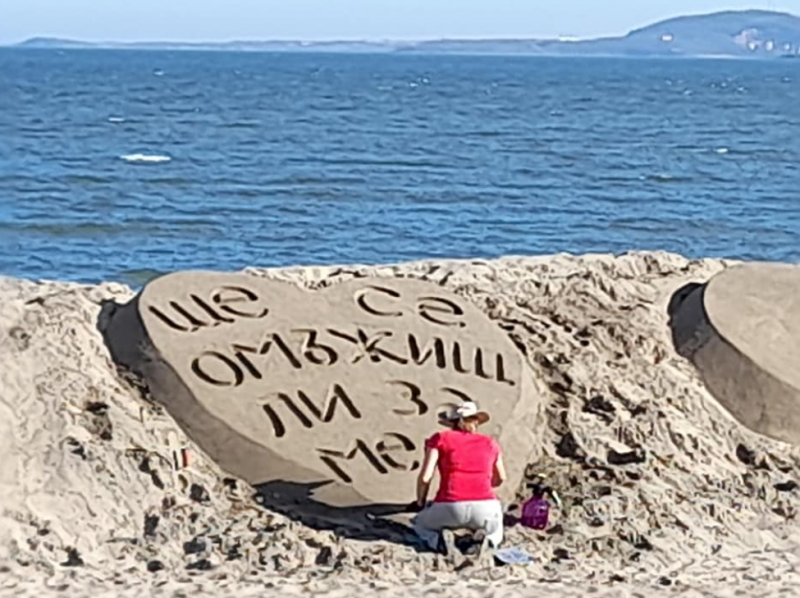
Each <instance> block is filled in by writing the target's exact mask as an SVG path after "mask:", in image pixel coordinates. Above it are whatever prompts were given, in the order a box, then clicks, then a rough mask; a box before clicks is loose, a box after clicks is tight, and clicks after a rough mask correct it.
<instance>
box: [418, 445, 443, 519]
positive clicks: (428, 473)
mask: <svg viewBox="0 0 800 598" xmlns="http://www.w3.org/2000/svg"><path fill="white" fill-rule="evenodd" d="M438 462H439V451H438V450H437V449H427V450H426V451H425V460H424V461H423V462H422V467H420V469H419V476H417V505H418V506H420V507H424V506H425V502H426V501H427V500H428V490H429V489H430V487H431V482H432V481H433V474H434V473H436V464H437V463H438Z"/></svg>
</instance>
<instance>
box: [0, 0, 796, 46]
mask: <svg viewBox="0 0 800 598" xmlns="http://www.w3.org/2000/svg"><path fill="white" fill-rule="evenodd" d="M745 8H762V9H772V10H780V11H785V12H792V13H794V14H800V0H727V1H726V0H0V44H9V43H16V42H19V41H22V40H24V39H27V38H30V37H36V36H47V37H65V38H71V39H79V40H86V41H230V40H267V39H294V40H330V39H370V40H380V39H393V40H416V39H435V38H481V37H483V38H485V37H505V38H508V37H557V36H559V35H568V36H578V37H597V36H603V35H619V34H624V33H626V32H627V31H629V30H630V29H633V28H636V27H640V26H643V25H647V24H650V23H653V22H655V21H658V20H661V19H664V18H668V17H672V16H678V15H681V14H700V13H706V12H714V11H717V10H725V9H745Z"/></svg>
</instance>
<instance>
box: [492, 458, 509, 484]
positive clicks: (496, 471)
mask: <svg viewBox="0 0 800 598" xmlns="http://www.w3.org/2000/svg"><path fill="white" fill-rule="evenodd" d="M505 481H506V466H505V463H503V455H502V454H501V453H498V454H497V460H496V461H495V462H494V468H493V470H492V488H497V487H498V486H502V485H503V482H505Z"/></svg>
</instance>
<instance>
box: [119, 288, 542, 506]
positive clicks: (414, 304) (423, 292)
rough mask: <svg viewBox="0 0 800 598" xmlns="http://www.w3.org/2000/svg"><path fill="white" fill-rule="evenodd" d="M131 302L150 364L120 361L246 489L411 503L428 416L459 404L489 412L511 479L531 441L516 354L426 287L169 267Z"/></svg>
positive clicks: (531, 417)
mask: <svg viewBox="0 0 800 598" xmlns="http://www.w3.org/2000/svg"><path fill="white" fill-rule="evenodd" d="M135 308H136V309H138V314H139V318H140V321H141V323H142V326H143V332H144V335H145V336H146V338H147V340H148V341H149V343H150V344H151V345H152V347H153V348H154V349H155V353H156V355H157V359H156V360H155V361H153V360H152V358H151V359H150V362H149V365H148V367H144V366H143V365H142V364H130V365H131V366H132V367H134V368H135V369H140V370H142V371H143V372H144V373H145V375H148V376H149V377H150V378H152V380H150V383H151V387H152V389H153V392H154V396H155V397H156V399H158V400H161V401H162V402H164V404H165V405H166V406H167V408H168V409H169V410H170V412H172V413H173V415H174V416H175V417H176V419H177V420H178V421H179V422H181V423H182V425H184V427H185V428H186V429H187V431H188V432H189V434H190V435H192V437H193V439H194V440H195V441H196V442H198V443H199V444H200V446H201V447H203V448H204V449H205V450H206V451H207V452H208V453H209V454H210V455H211V456H212V457H213V458H215V459H217V461H218V462H220V463H221V464H222V465H223V467H226V468H227V469H229V470H232V471H231V473H234V474H236V475H240V476H242V477H244V478H246V479H247V480H248V481H250V482H252V483H262V482H268V481H275V480H281V481H284V482H285V481H290V482H291V481H296V482H298V483H310V482H326V483H328V485H330V486H337V487H340V488H346V489H347V492H345V493H344V494H343V495H346V496H349V497H350V498H347V499H345V500H344V502H345V503H347V504H357V503H367V502H373V501H374V502H402V501H405V500H406V499H407V500H409V501H410V500H411V499H412V498H413V486H414V484H413V476H414V473H413V472H414V471H415V470H416V469H417V468H418V467H419V465H420V456H421V453H422V445H423V442H424V439H425V438H426V437H427V436H428V435H429V434H431V433H432V432H433V431H434V430H436V429H437V417H438V414H439V413H440V412H441V410H442V409H443V408H444V406H445V405H447V404H452V403H454V402H459V401H462V400H469V399H472V400H476V401H478V402H479V403H480V404H481V405H482V406H483V407H484V408H486V409H487V410H489V411H490V412H491V414H492V423H491V425H490V427H489V428H488V429H487V431H488V432H489V433H491V434H493V435H495V436H497V437H498V439H499V440H500V441H501V443H504V444H505V445H507V446H504V448H505V452H506V460H507V465H508V468H509V469H510V470H511V472H512V474H513V473H515V472H516V473H519V475H521V473H522V468H524V466H525V464H526V462H527V460H528V458H529V457H530V455H531V452H532V451H533V450H534V448H535V446H534V444H535V429H534V428H535V427H536V426H537V422H538V418H537V416H538V413H539V409H538V396H537V394H536V393H534V392H532V384H533V381H532V378H531V377H530V375H529V373H528V372H527V370H526V367H525V364H524V363H523V361H522V358H521V355H520V354H519V352H518V351H517V350H516V348H515V347H514V345H513V343H511V341H510V340H509V339H508V338H507V336H506V335H505V333H503V331H502V330H500V329H499V328H498V327H497V326H496V325H495V324H494V323H493V322H491V321H490V320H489V319H488V318H487V317H486V316H485V315H484V314H483V313H481V312H480V311H479V310H478V309H477V308H476V307H475V306H474V305H472V304H471V303H469V302H468V301H466V300H464V299H463V298H461V297H459V296H457V295H455V294H453V293H450V292H447V291H446V290H444V289H442V288H440V287H438V286H436V285H434V284H432V283H427V282H423V281H419V280H413V279H394V278H392V279H357V280H353V281H348V282H344V283H341V284H338V285H334V286H332V287H329V288H327V289H324V290H321V291H305V290H302V289H299V288H297V287H295V286H292V285H289V284H287V283H282V282H276V281H271V280H268V279H263V278H258V277H254V276H249V275H244V274H221V273H208V272H178V273H175V274H171V275H167V276H164V277H161V278H158V279H156V280H154V281H152V282H151V283H149V284H148V285H147V286H146V287H145V288H144V290H143V291H142V293H141V294H140V296H139V297H138V300H137V302H136V303H135ZM112 327H113V322H112ZM118 336H119V335H118ZM151 353H152V351H151ZM137 365H139V366H141V367H139V368H137ZM154 368H155V369H154ZM158 368H163V369H164V370H163V371H162V370H159V369H158ZM164 371H168V372H170V374H169V375H166V374H163V372H164ZM162 374H163V375H162ZM166 379H169V380H171V382H170V383H169V384H166V383H165V382H164V380H166ZM169 385H173V386H176V387H179V388H180V392H178V393H176V392H175V388H165V387H164V386H169ZM175 397H188V398H185V400H184V399H182V400H180V401H179V400H178V399H177V398H175ZM287 464H288V465H291V467H287ZM273 465H274V467H273ZM295 466H296V467H295ZM293 472H294V473H293ZM292 477H294V478H296V479H292ZM348 493H349V494H348ZM317 495H318V496H316V498H320V499H321V500H322V501H323V502H324V501H325V500H326V499H325V496H326V493H325V491H324V489H321V490H319V491H318V492H317ZM337 500H338V501H339V502H342V499H337Z"/></svg>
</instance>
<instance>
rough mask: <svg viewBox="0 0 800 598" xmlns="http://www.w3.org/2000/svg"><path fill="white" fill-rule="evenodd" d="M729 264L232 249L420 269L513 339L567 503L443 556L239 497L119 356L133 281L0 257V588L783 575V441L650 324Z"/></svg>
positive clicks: (683, 584) (326, 271)
mask: <svg viewBox="0 0 800 598" xmlns="http://www.w3.org/2000/svg"><path fill="white" fill-rule="evenodd" d="M728 265H730V264H728V263H726V262H723V261H720V260H687V259H685V258H682V257H680V256H676V255H671V254H664V253H633V254H629V255H625V256H621V257H611V256H606V255H596V256H584V257H571V256H564V255H559V256H548V257H537V258H505V259H501V260H495V261H473V262H469V261H459V262H446V261H438V262H418V263H411V264H402V265H398V266H378V267H366V266H363V267H362V266H346V267H340V268H329V267H325V268H290V269H281V270H259V269H250V270H248V272H249V273H250V274H252V275H254V276H266V277H271V278H276V279H283V280H288V281H291V282H294V283H296V284H299V285H301V286H304V287H307V288H316V287H318V286H320V285H325V284H329V283H334V282H338V281H343V280H347V279H350V278H352V277H355V276H363V275H374V276H397V275H402V276H413V277H420V278H424V279H427V280H431V281H434V282H437V283H440V284H441V285H443V286H444V287H446V288H447V289H449V290H451V291H453V292H455V293H456V294H458V295H460V296H462V297H464V298H466V299H468V300H469V301H471V302H473V303H474V304H475V305H476V306H478V307H479V308H480V309H481V310H482V311H483V312H484V313H485V314H487V315H488V316H489V317H490V318H492V319H493V320H495V321H496V322H497V323H498V324H499V325H501V326H502V327H503V328H504V329H505V330H506V331H507V332H508V333H509V335H510V336H511V337H512V339H513V340H514V341H515V343H516V344H517V345H518V346H519V347H520V350H522V351H524V354H525V359H526V360H527V362H528V365H529V367H530V368H531V370H532V371H533V374H534V376H535V377H536V378H537V380H538V381H539V382H540V383H541V386H542V388H544V389H546V390H544V391H543V392H544V393H545V396H544V397H543V400H544V401H545V402H546V409H547V418H548V424H547V427H546V430H545V432H544V438H543V442H544V447H545V448H544V455H543V456H542V457H541V458H540V459H538V461H537V462H536V463H534V464H532V465H531V470H535V471H537V472H542V473H546V474H548V476H549V482H550V484H551V485H552V486H554V487H555V488H557V489H558V490H559V492H560V494H561V496H562V497H563V499H564V508H563V509H560V510H556V511H555V512H554V517H553V526H554V527H553V528H552V529H551V530H550V532H549V533H538V532H534V531H531V530H524V529H520V528H518V527H511V528H509V530H508V537H507V544H508V545H514V546H520V547H522V548H524V549H526V550H527V551H528V552H530V553H531V554H533V555H534V557H535V558H536V562H535V563H534V564H532V565H529V566H525V567H502V568H501V567H485V566H482V565H480V564H470V563H466V564H465V566H464V567H463V568H462V569H461V570H460V571H454V570H453V568H452V566H451V565H450V564H449V563H447V562H446V561H445V560H444V559H442V557H439V556H437V555H432V554H427V553H420V552H417V551H416V550H415V549H414V548H413V547H412V546H409V545H408V544H407V542H408V541H409V537H408V536H406V535H404V533H403V532H402V530H397V529H394V528H391V529H387V530H384V532H383V533H382V537H381V538H378V539H365V538H364V537H363V535H362V536H361V537H359V533H358V531H357V530H353V529H347V530H345V529H333V530H320V529H313V528H311V527H309V526H307V525H304V524H303V523H299V522H296V521H292V520H291V519H289V518H288V517H287V516H284V515H280V514H276V513H272V512H269V511H268V510H266V509H264V508H263V507H262V506H260V505H259V504H258V503H257V502H255V501H253V500H252V494H253V491H252V489H251V488H249V487H248V486H247V485H246V484H244V483H242V482H240V481H237V480H234V479H231V478H229V477H228V476H227V475H226V474H224V473H223V472H222V471H221V470H220V469H219V468H218V467H217V466H216V465H215V464H213V463H212V462H210V461H209V460H208V459H207V458H206V457H205V456H204V455H203V454H202V453H201V452H199V451H198V449H197V447H195V446H194V445H193V444H192V443H191V442H190V441H188V440H187V438H186V437H185V436H184V434H183V433H182V432H181V430H180V429H179V428H178V427H177V425H176V424H175V422H174V421H173V420H172V419H171V418H170V417H169V416H168V415H167V414H166V412H165V410H164V409H163V408H161V407H159V406H158V405H156V404H154V403H153V402H151V401H150V400H149V397H148V393H147V389H145V388H142V387H141V386H140V385H139V383H138V381H137V380H136V379H135V378H132V377H130V376H127V375H124V374H121V373H120V372H118V371H117V368H116V367H115V365H114V363H113V362H112V360H111V357H110V354H109V351H108V348H107V347H106V345H105V343H104V340H103V335H102V333H101V330H102V329H104V327H105V324H106V318H105V316H106V315H107V313H108V309H109V308H108V307H107V305H108V302H112V301H116V302H126V301H128V300H129V299H130V298H132V297H133V295H134V293H133V291H132V290H131V289H129V288H127V287H125V286H123V285H119V284H103V285H98V286H83V285H77V284H66V283H57V282H36V283H34V282H30V281H22V280H14V279H8V278H6V279H0V463H2V467H0V593H2V594H3V595H15V596H28V595H37V596H42V595H50V594H51V593H53V594H55V593H59V594H64V593H66V595H70V596H93V597H100V596H140V595H142V594H148V595H163V596H188V595H193V596H199V595H214V596H229V595H230V596H234V595H236V596H251V595H252V596H255V595H259V596H264V595H281V596H295V595H297V596H299V595H320V596H329V597H333V596H350V595H353V594H356V593H365V592H368V593H370V595H372V594H373V593H376V594H379V595H384V596H392V597H393V596H404V597H410V596H438V595H442V596H454V595H458V596H479V595H480V596H504V597H509V596H512V597H513V596H523V595H537V596H542V597H545V598H547V597H555V596H559V597H571V596H576V597H577V596H585V595H593V596H604V597H605V596H608V597H611V596H651V595H661V594H664V595H680V596H717V597H732V596H780V595H784V596H796V595H797V588H798V587H800V575H798V565H800V525H799V524H798V522H797V520H796V514H797V512H798V507H800V498H798V496H799V495H798V491H799V490H800V489H798V488H797V484H796V482H797V480H798V473H799V472H800V469H799V468H800V451H798V450H797V449H796V448H793V447H791V446H789V445H787V444H784V443H781V442H779V441H776V440H772V439H769V438H767V437H764V436H760V435H758V434H756V433H754V432H752V431H750V430H748V429H747V428H745V427H744V426H742V425H741V424H739V423H738V422H737V421H736V420H734V419H733V418H732V417H731V416H730V415H729V414H728V413H727V412H726V411H725V410H724V409H723V408H722V407H721V406H720V405H719V404H718V403H717V401H716V400H715V399H714V398H713V397H712V396H711V394H710V393H709V392H708V390H707V389H706V388H705V386H704V385H703V383H702V381H701V379H700V376H699V375H698V373H697V372H696V370H695V368H694V366H693V365H692V363H691V362H690V361H688V360H686V359H685V358H683V357H681V356H679V355H678V353H677V352H676V351H675V349H674V347H673V344H672V338H671V334H670V328H669V325H668V314H667V306H668V305H669V302H670V298H671V296H672V294H673V293H674V292H675V291H676V290H677V289H679V288H681V287H683V286H684V285H686V284H687V283H690V282H705V281H706V280H708V279H709V278H710V277H711V276H712V275H714V274H715V273H717V272H720V271H722V270H723V269H725V268H726V266H728ZM104 306H105V307H104ZM184 447H188V448H189V454H190V461H189V464H188V467H182V466H179V467H176V465H175V464H176V459H175V457H176V454H177V455H179V454H180V453H179V451H180V449H181V448H184ZM365 533H366V532H365ZM149 569H150V570H149Z"/></svg>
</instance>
